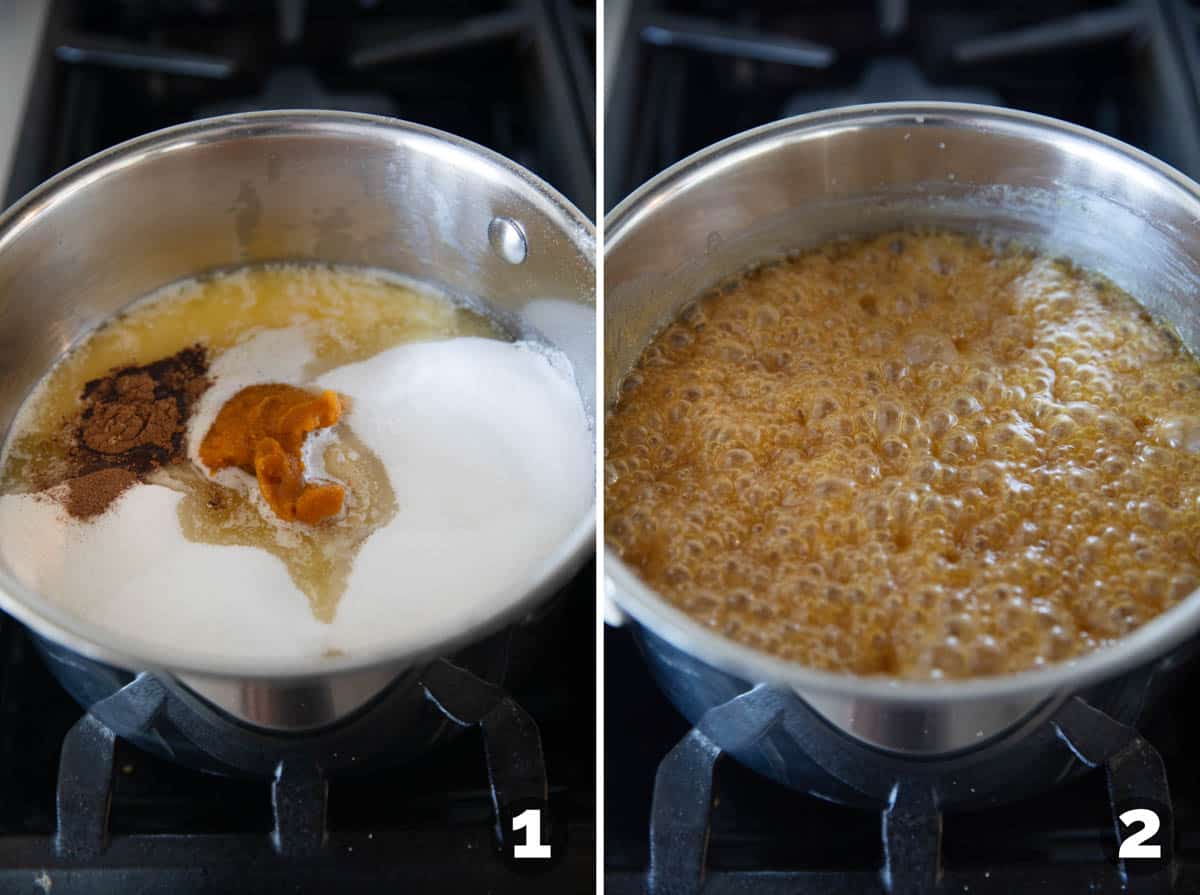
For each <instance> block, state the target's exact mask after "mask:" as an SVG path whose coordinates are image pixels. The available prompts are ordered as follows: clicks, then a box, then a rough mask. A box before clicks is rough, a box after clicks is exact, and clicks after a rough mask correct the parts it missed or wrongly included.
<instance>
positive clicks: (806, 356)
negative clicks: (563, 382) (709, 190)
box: [605, 233, 1200, 678]
mask: <svg viewBox="0 0 1200 895" xmlns="http://www.w3.org/2000/svg"><path fill="white" fill-rule="evenodd" d="M1197 433H1200V366H1198V365H1197V362H1196V360H1195V359H1194V358H1192V357H1191V356H1190V355H1188V354H1187V353H1186V352H1185V351H1184V350H1183V349H1182V347H1181V345H1180V343H1179V341H1178V339H1177V338H1176V337H1175V336H1174V335H1173V334H1172V333H1171V332H1170V331H1168V330H1167V329H1165V328H1163V327H1160V326H1158V325H1156V324H1155V323H1154V322H1153V321H1152V320H1151V319H1150V318H1149V316H1148V315H1147V314H1146V313H1145V311H1144V310H1142V309H1141V308H1140V307H1139V306H1138V305H1137V304H1136V303H1135V302H1134V301H1133V300H1132V299H1131V298H1130V297H1129V296H1127V295H1125V294H1124V293H1122V292H1120V291H1119V290H1117V289H1116V288H1114V287H1113V286H1112V285H1111V284H1108V283H1106V282H1103V281H1101V280H1099V279H1097V278H1095V277H1093V276H1089V275H1087V274H1085V273H1084V272H1081V271H1079V270H1076V269H1074V268H1072V267H1071V266H1069V265H1067V264H1064V263H1061V262H1055V261H1052V260H1049V259H1046V258H1042V257H1038V256H1036V255H1032V254H1028V253H1023V252H1017V251H1010V250H1004V251H999V250H996V249H995V248H993V247H989V246H987V245H984V244H981V243H979V242H977V241H974V240H971V239H967V238H964V237H959V236H955V235H949V234H922V235H914V234H907V233H890V234H886V235H883V236H880V237H878V238H875V239H871V240H868V241H863V242H855V243H836V244H832V245H829V246H826V247H824V248H822V249H820V250H818V251H814V252H809V253H806V254H803V255H799V256H796V257H794V258H791V259H789V260H787V261H785V262H781V263H777V264H773V265H769V266H766V267H763V268H761V269H759V270H756V271H754V272H752V273H750V274H748V275H747V276H745V277H743V278H742V279H740V280H738V281H736V282H734V283H731V284H728V285H726V286H725V287H723V288H722V289H719V290H716V291H715V292H714V293H713V294H712V295H708V296H705V297H703V298H701V299H700V300H698V301H696V302H695V303H693V304H692V305H691V306H689V307H688V308H687V309H685V311H684V312H683V313H682V315H681V316H680V317H679V319H677V320H676V321H675V322H674V323H672V324H671V325H670V326H668V327H666V328H665V329H664V330H663V331H662V332H660V333H659V334H658V335H657V336H656V337H655V338H654V339H653V340H652V342H651V343H650V345H649V346H648V347H647V349H646V350H645V352H644V353H643V355H642V357H641V359H640V361H639V363H638V364H637V366H636V368H635V369H634V370H633V371H632V372H631V373H630V374H629V376H628V377H627V378H626V380H625V382H624V383H623V385H622V388H621V392H620V395H619V397H618V400H617V402H616V404H615V406H614V408H613V409H612V410H611V412H610V414H609V418H608V422H607V425H606V461H605V480H606V490H605V501H606V537H607V540H608V542H609V543H610V544H611V545H612V546H613V547H614V548H615V549H616V550H617V551H618V552H619V553H620V555H621V556H622V557H623V559H624V560H625V561H626V562H628V563H630V564H631V565H632V566H633V567H634V568H635V569H637V570H638V571H639V573H640V574H641V575H642V576H643V577H644V578H645V580H646V581H647V582H648V583H649V584H650V585H651V586H653V587H654V588H655V589H656V590H657V591H658V592H659V593H660V594H662V595H663V596H664V597H665V598H666V599H668V600H670V601H671V602H672V603H674V604H675V605H677V606H679V607H680V608H682V609H684V610H685V611H687V612H688V613H689V614H691V615H692V616H694V617H695V618H697V619H698V620H700V621H701V622H703V623H705V624H707V625H709V626H711V627H712V628H714V629H716V630H717V631H720V632H721V633H723V634H725V635H726V636H728V637H731V638H734V639H736V640H739V641H741V642H743V643H746V644H748V645H750V646H752V647H755V648H757V649H760V650H763V651H766V652H769V653H773V654H775V655H779V656H782V657H785V658H788V659H793V660H796V661H799V662H802V663H805V664H808V665H810V666H815V667H819V668H823V669H830V670H838V671H846V672H855V673H859V674H885V675H893V676H899V677H907V678H940V677H969V676H984V675H994V674H1000V673H1005V672H1012V671H1017V670H1022V669H1027V668H1032V667H1037V666H1040V665H1044V664H1047V663H1051V662H1057V661H1062V660H1065V659H1069V658H1071V657H1074V656H1079V655H1081V654H1084V653H1086V652H1088V651H1091V650H1094V649H1096V648H1098V647H1100V646H1102V645H1104V644H1106V643H1109V642H1111V641H1113V640H1115V639H1117V638H1119V637H1121V636H1122V635H1124V634H1127V633H1128V632H1130V631H1132V630H1134V629H1135V628H1137V627H1138V626H1139V625H1142V624H1144V623H1145V622H1146V621H1147V620H1149V619H1150V618H1152V617H1154V616H1155V615H1158V614H1159V613H1161V612H1163V611H1164V610H1165V609H1167V608H1169V607H1171V606H1173V605H1175V604H1176V603H1177V602H1179V601H1180V600H1181V599H1182V598H1183V597H1185V596H1186V595H1188V594H1189V593H1191V592H1192V591H1193V590H1194V589H1195V587H1196V586H1197V583H1198V582H1200V453H1198V452H1200V435H1198V434H1197Z"/></svg>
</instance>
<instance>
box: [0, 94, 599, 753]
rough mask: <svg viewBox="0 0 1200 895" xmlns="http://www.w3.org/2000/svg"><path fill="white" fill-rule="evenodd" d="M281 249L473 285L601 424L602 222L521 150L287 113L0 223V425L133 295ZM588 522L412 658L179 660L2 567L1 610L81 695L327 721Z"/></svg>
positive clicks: (558, 575) (553, 554)
mask: <svg viewBox="0 0 1200 895" xmlns="http://www.w3.org/2000/svg"><path fill="white" fill-rule="evenodd" d="M280 260H283V261H318V262H332V263H344V264H356V265H367V266H372V267H379V268H384V269H388V270H393V271H397V272H400V273H402V274H405V275H407V276H409V277H413V278H415V279H418V280H422V281H427V282H429V283H432V284H436V285H437V286H440V287H442V288H443V289H445V290H447V291H449V292H450V293H452V294H455V295H460V296H463V297H464V298H467V299H482V300H483V301H484V302H485V303H486V304H487V305H488V306H489V307H490V308H491V309H493V310H495V311H496V312H497V313H498V314H499V315H500V316H501V317H502V318H503V319H505V320H506V321H507V322H508V323H509V324H511V325H512V326H513V327H514V328H516V329H517V330H528V331H529V332H530V333H534V332H536V334H538V335H540V337H542V338H544V339H546V340H548V341H549V342H551V343H553V344H555V345H557V346H558V347H560V348H561V349H562V350H563V351H564V352H565V353H566V354H567V355H568V356H569V357H570V359H571V361H572V363H573V364H574V367H575V370H576V374H577V380H578V384H579V388H580V394H581V397H582V399H583V401H584V405H585V407H586V408H587V411H588V415H589V417H590V418H594V403H595V402H594V398H593V393H594V386H593V383H594V369H595V357H594V354H595V350H594V333H595V328H594V327H595V319H594V318H595V269H594V236H593V230H592V227H591V224H590V223H589V222H588V221H587V220H586V219H585V218H584V217H583V215H582V214H580V212H579V211H577V210H576V209H575V208H574V207H573V206H572V205H571V204H570V203H569V202H567V200H566V199H564V198H563V197H562V196H560V195H559V194H558V193H556V192H555V191H554V190H553V189H551V188H550V187H549V186H547V185H546V184H545V183H543V182H542V181H541V180H539V179H538V178H537V177H535V176H534V175H532V174H530V173H529V172H528V171H526V170H524V169H523V168H521V167H519V166H518V165H516V164H514V163H513V162H511V161H509V160H507V159H505V158H503V157H501V156H499V155H497V154H495V153H493V152H490V151H488V150H486V149H483V148H482V147H480V146H476V145H474V144H472V143H469V142H467V141H465V140H462V139H459V138H457V137H453V136H451V135H449V134H445V133H442V132H439V131H436V130H432V129H430V128H426V127H421V126H418V125H414V124H408V123H405V122H402V121H397V120H394V119H386V118H380V117H374V116H366V115H354V114H348V113H338V112H324V111H322V112H317V111H284V112H262V113H255V114H247V115H235V116H228V117H222V118H213V119H208V120H204V121H199V122H195V123H193V124H187V125H183V126H180V127H175V128H171V129H169V130H165V131H160V132H157V133H154V134H150V135H148V136H145V137H141V138H139V139H136V140H133V141H130V142H128V143H124V144H122V145H120V146H117V147H115V148H113V149H110V150H108V151H106V152H103V153H100V154H99V155H96V156H94V157H92V158H90V159H87V160H86V161H83V162H81V163H80V164H78V165H76V166H74V167H73V168H71V169H69V170H68V171H66V172H64V173H62V174H60V175H59V176H57V177H55V178H54V179H52V180H50V181H49V182H47V183H46V184H44V185H43V186H41V187H39V188H38V189H36V190H34V191H33V192H32V193H30V194H29V195H28V196H26V197H25V198H24V199H22V200H21V201H20V202H18V203H17V204H16V205H15V206H13V207H12V208H11V209H9V210H8V211H7V212H6V213H5V214H4V215H3V216H0V432H3V431H5V430H6V429H7V428H8V427H9V425H10V424H11V422H12V419H13V416H14V414H15V413H16V411H17V409H18V407H19V406H20V404H21V401H22V400H23V398H24V397H25V396H26V395H27V394H28V392H29V390H30V389H31V388H32V386H33V385H34V384H35V383H36V382H37V381H38V379H39V378H40V377H41V376H42V375H43V374H44V373H45V372H46V370H47V369H48V368H49V367H50V366H51V365H52V364H53V363H54V362H55V360H56V359H57V358H58V357H59V356H61V355H62V353H63V352H64V351H65V350H66V349H68V348H69V347H70V346H71V345H72V344H73V343H74V342H75V341H77V340H78V339H79V338H80V337H81V336H82V335H84V334H85V333H87V332H88V331H89V330H90V329H92V328H93V327H95V326H96V325H98V324H99V323H101V322H102V321H104V320H105V319H106V318H108V317H109V316H110V315H112V314H113V313H114V312H115V311H117V310H118V309H120V308H121V307H122V306H124V305H126V304H128V303H129V302H130V301H131V300H133V299H136V298H138V297H139V296H142V295H145V294H146V293H148V292H150V291H152V290H154V289H156V288H158V287H160V286H163V285H165V284H167V283H170V282H172V281H174V280H178V279H181V278H184V277H189V276H193V275H195V274H199V273H203V272H205V271H210V270H213V269H217V268H223V267H228V266H230V265H236V264H245V263H255V262H266V261H280ZM593 515H594V514H593V511H592V509H591V508H589V509H588V511H587V512H586V513H585V514H583V515H582V516H581V517H580V518H579V519H578V520H577V522H576V523H575V525H574V527H573V529H572V530H571V532H570V534H569V535H568V536H567V537H566V538H564V539H563V540H562V541H561V542H559V543H552V544H546V545H545V555H544V558H543V560H542V562H541V565H540V566H539V567H538V568H537V570H536V571H535V573H534V574H532V575H531V576H530V577H529V580H528V581H526V582H524V583H523V585H522V587H521V588H520V590H519V593H513V594H508V595H505V597H506V599H504V600H503V601H498V602H500V603H501V604H502V605H504V606H505V607H507V608H505V609H504V610H503V611H501V612H492V613H490V614H487V615H485V616H483V617H481V618H480V619H479V620H478V622H477V623H476V624H475V625H473V626H472V627H471V628H469V629H467V630H462V631H460V632H458V633H457V634H456V635H455V636H454V637H452V638H449V639H447V640H445V641H443V642H438V643H428V644H424V645H423V647H422V648H421V649H420V650H419V651H416V652H403V651H400V650H397V649H394V648H389V647H388V645H387V644H381V645H380V646H379V647H378V648H377V649H374V650H372V651H370V652H368V653H361V654H355V655H346V656H343V657H339V658H335V659H328V660H323V661H316V660H314V661H310V662H301V661H290V662H273V661H266V660H263V661H257V662H253V661H240V662H232V661H229V660H228V659H227V658H225V657H223V656H222V655H221V653H220V650H219V645H218V644H202V643H197V644H196V645H195V647H194V648H193V649H190V650H187V651H185V652H180V651H172V652H168V651H166V650H164V649H163V648H162V647H161V646H160V645H158V644H156V643H154V642H152V641H150V640H147V639H145V638H144V637H142V635H141V633H140V632H138V631H135V630H130V631H119V632H114V631H106V630H102V629H100V628H97V627H96V626H94V625H91V624H89V623H87V622H85V621H82V620H80V619H78V618H76V617H74V616H72V615H71V614H70V613H68V612H66V611H64V610H63V609H62V608H61V607H59V606H56V605H55V604H53V603H51V602H49V601H47V600H45V599H44V598H43V597H41V596H40V595H39V594H37V593H34V592H33V591H32V590H30V589H29V588H28V587H26V586H25V585H23V584H22V583H21V582H20V581H18V580H16V578H15V577H14V576H13V575H12V574H11V573H10V571H9V570H8V569H5V568H2V567H0V607H2V608H3V609H4V610H5V611H7V612H9V613H10V614H12V615H13V616H15V617H16V618H18V619H19V620H20V621H22V622H24V623H25V624H26V625H28V626H29V627H30V628H32V629H33V630H34V631H35V632H37V633H38V634H39V635H40V636H41V638H42V642H43V643H44V644H45V651H46V652H47V654H48V656H49V658H50V659H51V662H52V667H54V668H55V670H56V673H59V674H60V676H61V677H68V678H71V679H70V680H69V681H68V685H69V686H70V688H71V689H72V690H73V691H74V692H76V694H77V695H79V696H80V697H81V698H83V699H84V700H85V702H88V703H91V702H93V701H95V700H99V699H101V698H102V697H103V696H104V695H105V693H106V692H109V691H111V690H112V689H113V688H114V687H116V686H119V685H120V683H121V682H122V681H123V680H126V679H127V678H125V677H123V676H120V675H117V676H115V677H114V676H112V675H110V674H109V672H108V671H107V670H105V669H111V668H113V667H115V668H117V669H124V670H127V671H131V672H144V673H151V674H153V675H154V676H155V677H156V678H157V679H159V680H160V681H161V682H162V683H163V684H164V685H165V686H167V687H168V688H170V689H172V690H174V691H177V692H178V693H179V694H181V695H182V696H183V697H184V698H186V699H189V700H192V701H193V702H194V701H196V699H197V697H199V699H200V701H202V702H208V703H211V704H212V705H215V706H217V707H219V709H220V710H222V711H223V712H225V713H228V714H230V715H232V716H234V717H235V718H237V719H239V720H242V721H244V722H247V723H248V724H250V725H254V726H256V727H258V728H260V729H270V730H276V731H279V730H284V731H295V730H307V729H315V728H321V727H327V726H328V725H330V724H332V723H333V722H335V721H338V720H340V719H343V718H346V717H347V716H349V715H350V714H352V713H353V712H355V710H356V709H358V708H360V707H362V706H363V705H364V704H365V703H367V702H369V701H370V700H372V698H373V697H375V696H377V695H378V694H380V693H381V692H382V691H383V690H385V689H386V688H388V687H389V686H390V685H393V684H395V683H396V682H397V681H400V680H409V679H411V678H412V677H413V676H414V675H417V674H419V671H420V669H421V667H422V665H423V663H426V662H428V661H430V660H432V659H434V658H435V657H440V656H447V655H451V654H453V653H454V652H455V651H457V650H459V649H460V648H463V647H465V646H467V645H470V644H472V643H476V642H479V641H482V640H484V639H486V638H487V637H488V635H492V634H494V633H495V632H496V631H498V630H501V629H503V628H504V627H505V626H506V625H509V624H512V623H514V622H517V621H519V620H521V619H523V618H526V617H528V616H529V615H530V613H532V612H534V611H535V610H536V609H537V608H538V607H539V606H540V605H541V604H542V603H544V602H545V600H546V598H547V597H548V596H549V595H550V594H551V593H552V592H553V591H554V590H555V589H556V587H557V586H559V585H560V584H561V583H562V582H563V581H564V580H565V579H566V577H567V576H568V575H569V574H570V573H572V572H573V571H575V570H576V569H577V568H578V567H579V565H580V564H581V563H582V561H583V560H584V558H585V557H586V556H587V555H588V553H589V551H591V549H592V543H593V536H594V530H595V523H594V518H593ZM465 561H469V559H468V560H465ZM479 574H480V576H481V579H482V578H483V577H484V576H486V575H487V570H486V569H482V568H481V569H480V570H479ZM428 597H429V599H430V600H436V599H437V598H438V595H437V594H429V595H428ZM170 598H171V595H170V594H164V595H163V599H164V600H169V599H170ZM72 669H74V671H72ZM76 672H77V673H78V674H81V675H82V677H83V679H82V680H80V679H78V677H72V675H74V674H75V673H76ZM108 682H111V683H108ZM416 701H417V702H419V701H420V700H419V699H417V700H416ZM114 723H116V722H114ZM118 732H123V731H121V730H119V729H118ZM420 735H422V736H426V735H427V736H428V737H429V738H432V737H433V734H432V733H430V732H429V731H425V732H423V733H421V734H420Z"/></svg>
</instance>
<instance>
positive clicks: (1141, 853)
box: [1117, 808, 1162, 858]
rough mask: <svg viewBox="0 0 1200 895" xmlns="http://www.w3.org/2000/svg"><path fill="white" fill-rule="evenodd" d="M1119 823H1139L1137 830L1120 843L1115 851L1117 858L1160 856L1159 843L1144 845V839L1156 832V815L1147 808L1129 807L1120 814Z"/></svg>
mask: <svg viewBox="0 0 1200 895" xmlns="http://www.w3.org/2000/svg"><path fill="white" fill-rule="evenodd" d="M1120 820H1121V823H1122V824H1124V825H1125V826H1127V827H1131V826H1133V825H1134V824H1141V825H1142V828H1141V829H1140V830H1137V831H1136V832H1134V833H1133V835H1132V836H1130V837H1129V838H1128V839H1126V840H1125V841H1124V842H1122V843H1121V848H1120V850H1119V851H1118V852H1117V857H1118V858H1161V857H1162V846H1161V845H1146V840H1147V839H1149V838H1151V837H1152V836H1153V835H1154V834H1155V833H1157V832H1158V824H1159V820H1158V815H1157V814H1155V813H1154V812H1153V811H1151V810H1150V809H1149V808H1130V809H1129V810H1128V811H1126V812H1125V813H1124V814H1122V815H1121V816H1120Z"/></svg>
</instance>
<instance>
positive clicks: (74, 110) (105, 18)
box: [8, 0, 595, 215]
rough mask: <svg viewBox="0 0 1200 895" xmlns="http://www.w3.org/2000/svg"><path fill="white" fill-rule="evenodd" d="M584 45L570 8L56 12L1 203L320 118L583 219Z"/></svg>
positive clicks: (588, 97)
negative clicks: (477, 150) (539, 187)
mask: <svg viewBox="0 0 1200 895" xmlns="http://www.w3.org/2000/svg"><path fill="white" fill-rule="evenodd" d="M594 31H595V13H594V10H593V8H592V6H591V5H590V4H586V3H582V2H572V0H443V2H440V3H425V4H418V3H405V2H397V0H391V2H388V0H368V2H362V0H346V2H342V0H279V2H259V0H255V2H238V0H105V2H96V3H92V2H89V3H82V2H58V3H56V4H55V5H54V8H53V12H52V13H51V17H50V23H49V27H48V32H47V39H46V47H45V51H44V53H43V58H42V59H41V64H40V66H39V68H38V69H37V71H36V72H35V77H34V84H33V88H32V93H31V96H30V98H29V102H28V105H27V107H28V110H29V111H28V118H27V120H26V122H25V127H24V128H23V130H22V136H21V142H20V144H19V148H18V154H17V159H16V162H15V166H14V174H13V178H12V182H11V183H10V184H9V191H8V198H9V200H10V201H11V200H13V199H15V198H17V196H19V195H21V194H22V193H24V192H25V191H27V190H28V189H30V188H31V187H33V186H35V185H36V184H37V183H39V182H40V181H41V180H44V179H45V178H46V177H48V176H50V175H51V174H53V173H55V172H56V171H58V170H61V169H62V168H64V167H66V166H67V165H69V164H71V163H73V162H76V161H78V160H79V159H81V158H84V157H85V156H88V155H90V154H92V153H94V152H96V151H98V150H100V149H103V148H105V147H107V146H111V145H113V144H115V143H119V142H121V141H122V140H126V139H128V138H130V137H135V136H137V135H139V134H143V133H146V132H147V131H151V130H156V129H158V128H161V127H166V126H168V125H172V124H178V123H181V122H185V121H191V120H194V119H196V118H203V117H206V116H209V115H217V114H222V113H226V112H238V111H251V110H256V109H269V108H328V109H345V110H350V111H357V112H368V113H375V114H382V115H393V116H396V117H399V118H404V119H407V120H411V121H415V122H419V123H421V124H427V125H431V126H433V127H437V128H441V129H443V130H446V131H449V132H451V133H454V134H457V135H458V136H461V137H465V138H467V139H469V140H474V141H475V142H478V143H481V144H483V145H484V146H487V147H489V148H491V149H495V150H496V151H497V152H500V153H501V154H503V155H506V156H508V157H509V158H511V159H513V160H514V161H516V162H519V163H520V164H522V165H525V166H526V167H528V168H530V169H531V170H533V171H534V172H535V173H537V174H539V175H541V176H542V177H544V178H545V179H546V180H547V181H549V182H550V183H551V184H553V185H554V186H556V187H557V188H558V189H559V190H561V191H562V192H563V193H564V194H565V195H566V196H567V198H569V199H570V200H571V201H572V202H574V203H575V204H576V205H578V206H579V208H580V209H582V210H583V211H584V212H585V213H586V214H589V215H590V214H591V212H592V210H593V206H594V204H595V163H594V158H595V153H594V141H595V136H594V129H595V122H594V117H595V116H594V110H595V101H594V96H595V87H594V83H593V82H594V64H595V63H594V60H595V55H594V45H595V40H594V38H593V35H594Z"/></svg>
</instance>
